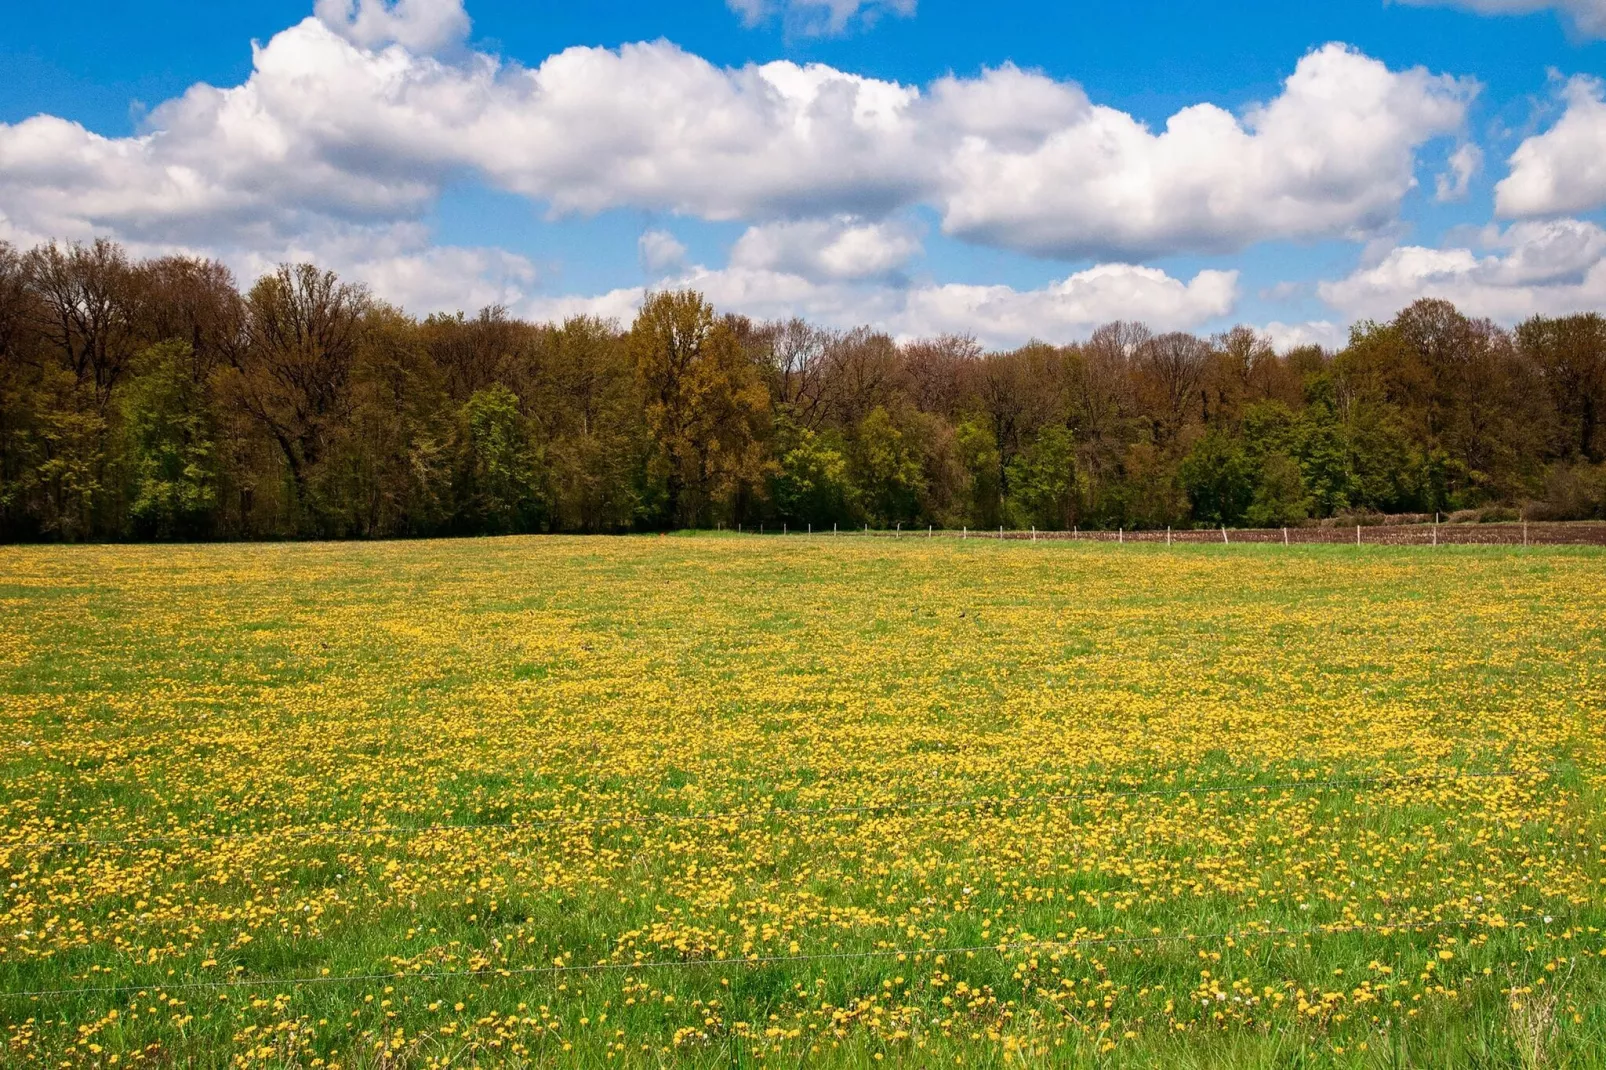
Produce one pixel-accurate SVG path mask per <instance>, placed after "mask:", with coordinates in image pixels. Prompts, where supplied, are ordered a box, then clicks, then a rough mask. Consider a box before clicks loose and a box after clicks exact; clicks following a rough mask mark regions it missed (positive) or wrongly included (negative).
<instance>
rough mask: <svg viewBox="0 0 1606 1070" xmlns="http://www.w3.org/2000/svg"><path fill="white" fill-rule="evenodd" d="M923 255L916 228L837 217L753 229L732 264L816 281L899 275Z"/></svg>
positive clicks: (744, 237)
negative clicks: (911, 261)
mask: <svg viewBox="0 0 1606 1070" xmlns="http://www.w3.org/2000/svg"><path fill="white" fill-rule="evenodd" d="M920 252H921V245H920V237H919V235H918V234H916V233H915V231H914V229H913V228H912V227H909V226H907V225H905V224H901V223H896V222H881V223H869V222H865V221H863V220H857V219H854V218H852V217H851V216H838V217H836V218H834V219H819V220H804V221H801V222H791V223H771V224H767V225H764V226H757V227H751V228H749V229H748V230H747V232H746V233H745V234H743V235H742V236H741V237H740V238H739V239H737V242H736V245H735V247H734V248H733V249H732V250H731V266H732V267H735V268H748V269H757V270H771V271H779V272H785V273H789V274H793V275H801V276H803V277H804V278H808V279H813V280H816V281H818V280H827V279H866V278H874V277H878V276H886V275H890V274H892V273H894V272H896V271H899V270H901V269H902V268H903V267H904V266H905V265H906V264H907V263H908V262H909V260H910V259H912V258H913V257H915V256H918V255H919V254H920Z"/></svg>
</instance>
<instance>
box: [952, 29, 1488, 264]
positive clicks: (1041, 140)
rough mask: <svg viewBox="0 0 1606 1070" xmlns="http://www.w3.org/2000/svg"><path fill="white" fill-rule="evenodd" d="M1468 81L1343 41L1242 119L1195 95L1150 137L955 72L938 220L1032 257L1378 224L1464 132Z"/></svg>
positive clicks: (1082, 106) (1095, 113)
mask: <svg viewBox="0 0 1606 1070" xmlns="http://www.w3.org/2000/svg"><path fill="white" fill-rule="evenodd" d="M1475 91H1476V87H1475V85H1474V84H1472V83H1470V82H1467V81H1462V80H1457V79H1453V78H1449V77H1445V76H1435V75H1431V74H1429V73H1428V72H1427V71H1425V70H1422V69H1420V68H1418V69H1414V70H1409V71H1404V72H1394V71H1390V70H1389V69H1388V68H1387V67H1385V66H1384V65H1383V64H1382V63H1380V62H1378V61H1377V60H1374V59H1369V58H1368V57H1366V56H1363V55H1361V54H1360V53H1358V52H1355V51H1353V50H1351V49H1348V48H1345V47H1343V46H1341V45H1328V46H1327V47H1325V48H1322V49H1320V50H1318V51H1316V52H1312V53H1311V54H1309V55H1307V56H1306V57H1305V58H1304V59H1302V60H1300V62H1299V64H1298V66H1297V67H1296V68H1295V70H1294V73H1293V75H1292V76H1291V77H1290V78H1289V79H1288V81H1287V83H1286V84H1285V85H1284V87H1283V93H1282V95H1281V96H1279V97H1277V98H1276V99H1275V100H1272V101H1271V102H1269V103H1267V104H1265V105H1262V106H1259V107H1255V108H1251V109H1250V110H1249V111H1248V112H1247V113H1246V114H1245V115H1244V116H1243V117H1242V118H1241V119H1240V118H1237V117H1235V116H1233V115H1232V114H1231V113H1229V112H1226V111H1223V110H1222V109H1221V108H1218V107H1215V106H1214V105H1209V104H1199V105H1195V106H1193V107H1190V108H1185V109H1183V110H1182V111H1180V112H1178V113H1177V114H1175V115H1173V116H1172V117H1171V118H1170V119H1169V120H1168V121H1167V122H1166V127H1165V130H1164V131H1162V132H1160V133H1158V134H1156V133H1153V132H1151V131H1149V130H1148V129H1147V128H1145V127H1144V126H1143V125H1142V124H1141V123H1139V122H1138V121H1137V120H1135V119H1133V118H1132V117H1131V116H1129V115H1126V114H1124V113H1122V112H1118V111H1115V110H1114V109H1111V108H1106V107H1101V106H1098V105H1094V104H1092V103H1090V102H1089V101H1088V100H1087V98H1086V96H1085V95H1084V94H1083V93H1082V92H1081V90H1080V89H1078V88H1076V87H1074V86H1070V85H1066V84H1063V83H1055V82H1052V81H1050V80H1048V79H1046V78H1043V77H1041V76H1039V75H1031V74H1026V73H1024V72H1021V71H1018V70H1015V69H1013V68H1004V69H1002V70H998V71H990V72H988V73H987V74H985V75H984V76H983V77H982V78H980V79H977V80H969V81H966V80H959V79H948V80H945V81H943V82H940V83H938V85H937V86H936V87H935V91H934V93H933V105H934V109H933V110H934V113H935V114H936V115H938V116H941V117H942V122H941V125H942V126H945V127H947V128H948V129H950V130H951V131H952V135H951V143H952V146H953V147H952V150H951V152H950V153H949V155H948V157H947V160H946V166H947V181H946V182H945V184H944V189H943V191H942V192H941V193H940V194H939V200H940V203H941V204H942V206H943V226H944V229H945V230H947V231H948V232H950V233H953V234H957V235H959V236H961V237H965V238H968V239H970V240H973V241H979V242H983V243H986V244H992V245H999V246H1004V247H1008V248H1014V249H1024V250H1028V251H1031V252H1035V253H1041V254H1047V255H1058V256H1078V255H1109V254H1121V255H1132V254H1136V255H1152V254H1158V253H1163V252H1172V251H1176V250H1179V249H1187V250H1202V251H1224V250H1231V249H1237V248H1241V247H1243V246H1244V245H1247V244H1249V243H1252V242H1255V241H1258V240H1261V239H1266V238H1289V237H1310V236H1316V235H1324V234H1345V233H1355V232H1365V231H1370V230H1375V229H1377V228H1379V227H1382V226H1383V225H1385V224H1387V223H1388V222H1390V221H1391V220H1392V219H1393V218H1394V217H1395V215H1396V213H1397V212H1398V209H1399V205H1400V202H1401V200H1402V199H1403V198H1404V196H1405V194H1406V193H1407V192H1408V191H1409V190H1410V189H1412V188H1413V186H1414V185H1415V181H1416V180H1415V177H1414V170H1415V166H1414V165H1415V151H1414V150H1415V148H1416V146H1418V145H1420V144H1422V143H1423V142H1425V141H1427V140H1430V139H1432V138H1435V137H1438V136H1440V135H1443V134H1447V133H1450V132H1452V131H1455V130H1457V129H1459V128H1460V126H1461V125H1462V122H1463V120H1464V118H1465V115H1466V107H1467V104H1468V102H1469V100H1470V99H1471V97H1472V96H1473V94H1474V93H1475Z"/></svg>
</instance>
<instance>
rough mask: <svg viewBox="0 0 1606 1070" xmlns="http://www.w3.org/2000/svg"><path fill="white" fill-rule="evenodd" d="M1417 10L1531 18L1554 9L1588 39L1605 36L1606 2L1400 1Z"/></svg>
mask: <svg viewBox="0 0 1606 1070" xmlns="http://www.w3.org/2000/svg"><path fill="white" fill-rule="evenodd" d="M1401 2H1402V3H1406V4H1412V5H1415V6H1417V7H1459V8H1463V9H1465V10H1467V11H1473V12H1476V13H1477V14H1479V15H1528V14H1532V13H1533V12H1535V11H1549V10H1552V9H1554V10H1555V11H1556V12H1558V13H1559V14H1560V15H1561V16H1562V17H1563V18H1564V19H1566V20H1567V23H1568V25H1569V26H1571V27H1572V29H1573V30H1574V31H1575V32H1577V33H1580V34H1584V35H1586V36H1589V37H1602V36H1606V0H1401Z"/></svg>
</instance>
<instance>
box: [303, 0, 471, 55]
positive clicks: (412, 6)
mask: <svg viewBox="0 0 1606 1070" xmlns="http://www.w3.org/2000/svg"><path fill="white" fill-rule="evenodd" d="M313 10H314V11H315V12H316V14H317V16H318V18H320V19H322V20H323V22H324V25H326V26H328V27H329V28H330V29H331V30H334V31H335V32H336V33H338V34H340V35H341V36H342V37H344V38H346V39H347V40H348V41H350V42H352V43H353V44H355V45H357V46H358V47H359V48H378V47H382V46H384V45H390V44H398V45H401V46H402V47H404V48H407V49H410V50H412V51H414V52H421V53H429V52H434V51H436V50H438V49H442V48H445V47H447V46H448V45H455V44H457V43H459V42H460V41H462V40H463V39H464V38H465V37H467V36H468V29H469V18H468V12H466V11H464V10H463V0H395V2H394V3H388V2H387V0H317V4H316V6H315V7H314V9H313Z"/></svg>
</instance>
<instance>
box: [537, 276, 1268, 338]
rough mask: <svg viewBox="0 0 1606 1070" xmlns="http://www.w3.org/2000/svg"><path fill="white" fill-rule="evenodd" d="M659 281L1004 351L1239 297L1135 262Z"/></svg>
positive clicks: (1215, 314) (558, 302) (1200, 314)
mask: <svg viewBox="0 0 1606 1070" xmlns="http://www.w3.org/2000/svg"><path fill="white" fill-rule="evenodd" d="M661 285H662V286H664V287H666V288H676V287H691V288H693V289H696V290H700V291H701V292H702V293H703V294H704V295H705V296H706V297H707V298H708V299H709V300H710V301H712V302H713V303H714V305H715V306H716V307H718V308H720V309H722V310H727V311H731V312H739V313H743V314H746V315H749V316H752V317H754V318H757V319H783V318H787V317H791V316H797V315H801V316H805V317H807V318H808V319H810V320H811V321H813V322H816V323H820V324H824V325H827V326H837V327H853V326H857V325H860V324H865V323H869V324H874V325H875V326H877V327H880V328H883V329H886V330H888V331H890V332H892V333H893V334H894V335H897V336H899V337H903V338H916V337H927V336H931V335H937V334H965V335H972V336H974V337H976V338H977V339H978V340H980V341H981V342H982V343H983V344H984V345H989V346H998V347H1006V346H1016V345H1020V344H1022V343H1024V342H1026V341H1028V340H1030V339H1032V338H1039V339H1043V340H1045V341H1050V342H1056V343H1064V342H1071V341H1075V340H1078V339H1081V338H1085V337H1086V336H1087V335H1088V334H1090V333H1091V332H1092V331H1093V329H1094V328H1095V327H1097V326H1098V325H1099V324H1101V323H1107V322H1109V321H1111V320H1117V319H1127V320H1143V321H1144V322H1146V323H1148V324H1149V325H1150V326H1152V327H1155V328H1156V329H1160V330H1173V329H1175V330H1185V329H1190V328H1194V327H1198V326H1199V325H1201V324H1203V323H1206V322H1209V321H1211V320H1216V319H1220V318H1221V317H1223V316H1227V315H1229V314H1230V313H1231V312H1232V309H1233V307H1234V305H1235V304H1236V302H1237V298H1238V275H1237V272H1232V271H1201V272H1199V273H1198V274H1197V275H1195V276H1194V277H1193V278H1192V279H1191V280H1188V281H1186V282H1184V281H1183V280H1181V279H1177V278H1173V277H1171V276H1170V275H1167V274H1166V273H1165V272H1163V271H1160V270H1158V269H1155V268H1147V267H1139V266H1134V265H1130V264H1103V265H1099V266H1097V267H1093V268H1089V269H1088V270H1086V271H1080V272H1077V273H1075V274H1073V275H1071V276H1069V277H1067V278H1065V279H1062V280H1060V281H1058V282H1055V283H1051V284H1049V285H1047V286H1044V287H1041V288H1039V289H1033V290H1018V289H1015V288H1013V287H1009V286H971V285H958V284H948V285H940V284H933V283H924V284H919V285H914V286H909V287H898V286H892V285H887V284H884V283H875V284H867V285H866V284H853V283H849V282H844V281H840V280H837V281H823V282H820V281H814V280H811V279H808V278H805V277H803V276H802V275H797V274H794V273H791V272H787V271H777V270H772V269H767V268H759V267H738V266H731V267H728V268H724V269H710V268H704V267H697V268H693V269H691V270H689V271H687V272H685V273H684V274H682V275H680V276H677V277H674V278H670V279H666V280H664V281H663V283H662V284H661ZM644 295H645V290H643V289H641V288H624V289H619V290H614V291H612V292H609V293H605V294H600V295H597V296H595V297H561V298H535V299H532V300H531V301H530V302H529V303H528V304H527V305H526V306H525V311H526V312H527V313H528V314H530V315H533V316H536V317H539V318H554V317H556V318H562V317H564V316H567V315H574V314H578V313H585V314H589V315H599V316H603V317H605V318H613V319H617V320H620V321H621V322H625V323H628V322H629V320H630V319H631V317H633V316H634V315H635V311H636V309H637V308H638V307H639V306H640V304H641V301H642V298H643V297H644Z"/></svg>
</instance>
